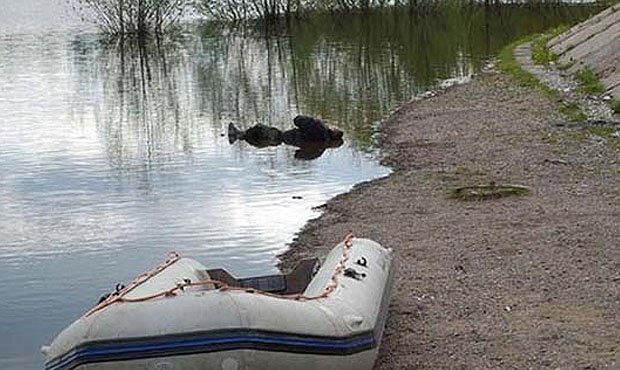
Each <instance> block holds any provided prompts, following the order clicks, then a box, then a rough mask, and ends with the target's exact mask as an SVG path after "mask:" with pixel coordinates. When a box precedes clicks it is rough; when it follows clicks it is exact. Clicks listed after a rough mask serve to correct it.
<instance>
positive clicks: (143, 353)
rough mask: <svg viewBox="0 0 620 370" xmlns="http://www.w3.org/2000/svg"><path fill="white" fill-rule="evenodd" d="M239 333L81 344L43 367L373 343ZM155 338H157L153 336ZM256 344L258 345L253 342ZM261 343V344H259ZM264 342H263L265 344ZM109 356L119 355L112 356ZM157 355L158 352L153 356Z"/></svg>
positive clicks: (351, 348)
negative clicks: (163, 354) (162, 355)
mask: <svg viewBox="0 0 620 370" xmlns="http://www.w3.org/2000/svg"><path fill="white" fill-rule="evenodd" d="M258 335H260V336H257V335H241V336H228V337H225V336H220V337H210V338H192V339H177V340H171V341H166V342H158V343H140V344H129V345H127V344H126V345H117V346H110V345H105V348H97V347H95V346H96V344H93V348H88V347H87V348H83V349H78V350H73V351H71V352H68V353H67V354H65V355H64V356H62V357H60V358H57V359H55V360H53V361H50V362H48V363H47V364H46V367H45V368H46V370H59V369H65V368H66V369H71V368H73V367H74V366H77V365H79V364H83V363H89V362H99V361H114V360H115V359H123V360H126V359H128V357H129V358H131V359H139V358H148V357H153V356H152V355H153V352H155V351H157V352H159V351H168V354H167V355H168V356H174V355H175V351H176V352H177V353H176V354H178V355H180V354H184V353H187V351H191V350H192V349H194V350H198V349H202V351H199V352H211V351H220V350H226V351H230V350H236V349H260V350H265V351H269V350H274V351H279V352H281V351H287V352H303V353H324V354H345V353H346V354H348V353H352V352H358V351H363V350H366V349H368V348H371V347H373V346H375V345H376V341H375V338H374V336H373V335H372V332H369V333H368V335H366V336H361V337H360V336H356V337H354V338H312V339H304V338H299V337H287V336H274V335H269V336H265V334H258ZM154 339H158V338H154ZM217 345H226V346H222V347H219V348H217V347H215V348H214V347H211V348H204V347H207V346H217ZM256 345H259V347H258V348H254V347H253V346H256ZM260 345H262V346H260ZM265 345H266V346H265ZM112 356H122V358H114V357H112ZM155 357H157V356H155Z"/></svg>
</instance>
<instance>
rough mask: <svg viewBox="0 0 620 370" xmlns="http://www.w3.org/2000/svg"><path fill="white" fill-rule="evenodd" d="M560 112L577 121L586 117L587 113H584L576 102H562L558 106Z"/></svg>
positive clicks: (570, 119)
mask: <svg viewBox="0 0 620 370" xmlns="http://www.w3.org/2000/svg"><path fill="white" fill-rule="evenodd" d="M560 112H561V113H562V114H563V115H564V116H566V118H568V120H569V121H572V122H579V121H584V120H586V119H588V115H587V114H585V113H584V111H583V110H581V108H579V106H578V105H577V104H576V103H566V102H563V103H562V106H561V107H560Z"/></svg>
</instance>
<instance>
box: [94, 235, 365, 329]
mask: <svg viewBox="0 0 620 370" xmlns="http://www.w3.org/2000/svg"><path fill="white" fill-rule="evenodd" d="M352 247H353V233H352V232H349V233H347V235H346V236H345V238H344V241H343V249H342V257H341V258H340V261H338V263H337V264H336V267H335V268H334V271H333V272H332V275H331V277H330V279H329V282H328V283H327V285H326V286H325V288H324V289H323V292H321V293H320V294H317V295H314V296H306V295H304V294H301V293H298V294H275V293H269V292H265V291H263V290H259V289H254V288H243V287H236V286H231V285H228V284H226V283H224V282H222V281H219V280H213V279H207V280H202V281H199V282H195V283H192V282H183V283H177V285H176V286H174V287H172V288H170V289H167V290H163V291H161V292H157V293H153V294H149V295H146V296H142V297H138V298H126V297H125V296H126V295H127V294H128V293H129V292H131V291H132V290H134V289H135V288H137V287H138V286H140V285H141V284H143V283H144V282H146V281H147V280H149V279H150V278H152V277H154V276H155V275H157V274H159V273H160V272H162V271H163V270H165V269H166V268H168V267H170V266H171V265H173V264H174V263H175V262H177V261H178V260H179V259H180V258H181V256H180V255H179V253H177V252H170V253H169V254H168V256H167V258H166V260H165V261H164V262H162V263H160V264H159V265H157V266H155V267H154V268H152V269H151V270H149V271H147V272H145V273H143V274H141V275H138V276H137V277H135V278H134V279H133V280H132V281H131V282H130V283H129V284H128V285H127V286H125V287H123V288H122V289H120V290H119V291H117V292H116V293H113V294H111V295H110V296H108V297H107V298H105V299H104V300H103V301H101V302H100V303H99V304H97V305H96V306H95V307H93V308H91V309H90V310H89V311H88V312H86V313H85V314H84V316H83V317H88V316H90V315H92V314H93V313H95V312H98V311H101V310H103V309H104V308H106V307H108V306H110V305H112V304H114V303H118V302H127V303H136V302H145V301H149V300H152V299H157V298H161V297H171V296H175V295H177V293H178V292H179V291H183V290H185V288H188V287H195V286H205V285H214V286H215V287H216V288H217V289H218V290H220V291H229V290H230V291H242V292H245V293H252V294H260V295H264V296H268V297H273V298H280V299H293V300H298V301H312V300H316V299H321V298H326V297H328V296H329V295H330V294H331V293H332V292H334V291H335V290H336V288H337V287H338V277H339V276H340V275H341V274H342V273H343V272H344V271H345V268H346V262H347V261H348V260H349V255H350V250H351V248H352Z"/></svg>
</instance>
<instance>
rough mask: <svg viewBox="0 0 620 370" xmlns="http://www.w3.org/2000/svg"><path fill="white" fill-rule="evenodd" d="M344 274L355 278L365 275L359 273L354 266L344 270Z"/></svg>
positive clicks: (360, 278)
mask: <svg viewBox="0 0 620 370" xmlns="http://www.w3.org/2000/svg"><path fill="white" fill-rule="evenodd" d="M344 276H346V277H350V278H352V279H355V280H362V279H363V278H365V277H366V274H364V273H363V272H362V273H359V272H357V271H355V269H354V268H352V267H349V268H348V269H346V270H344Z"/></svg>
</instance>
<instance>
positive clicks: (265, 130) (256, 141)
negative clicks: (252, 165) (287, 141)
mask: <svg viewBox="0 0 620 370" xmlns="http://www.w3.org/2000/svg"><path fill="white" fill-rule="evenodd" d="M237 140H245V141H246V142H248V143H249V144H251V145H253V146H255V147H259V148H264V147H267V146H278V145H280V144H282V132H281V131H280V130H278V129H277V128H275V127H271V126H267V125H263V124H262V123H258V124H256V125H254V126H252V127H250V128H249V129H247V130H246V131H241V130H239V129H238V128H236V127H235V125H234V124H233V123H230V124H229V125H228V142H229V143H231V144H232V143H234V142H235V141H237Z"/></svg>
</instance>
